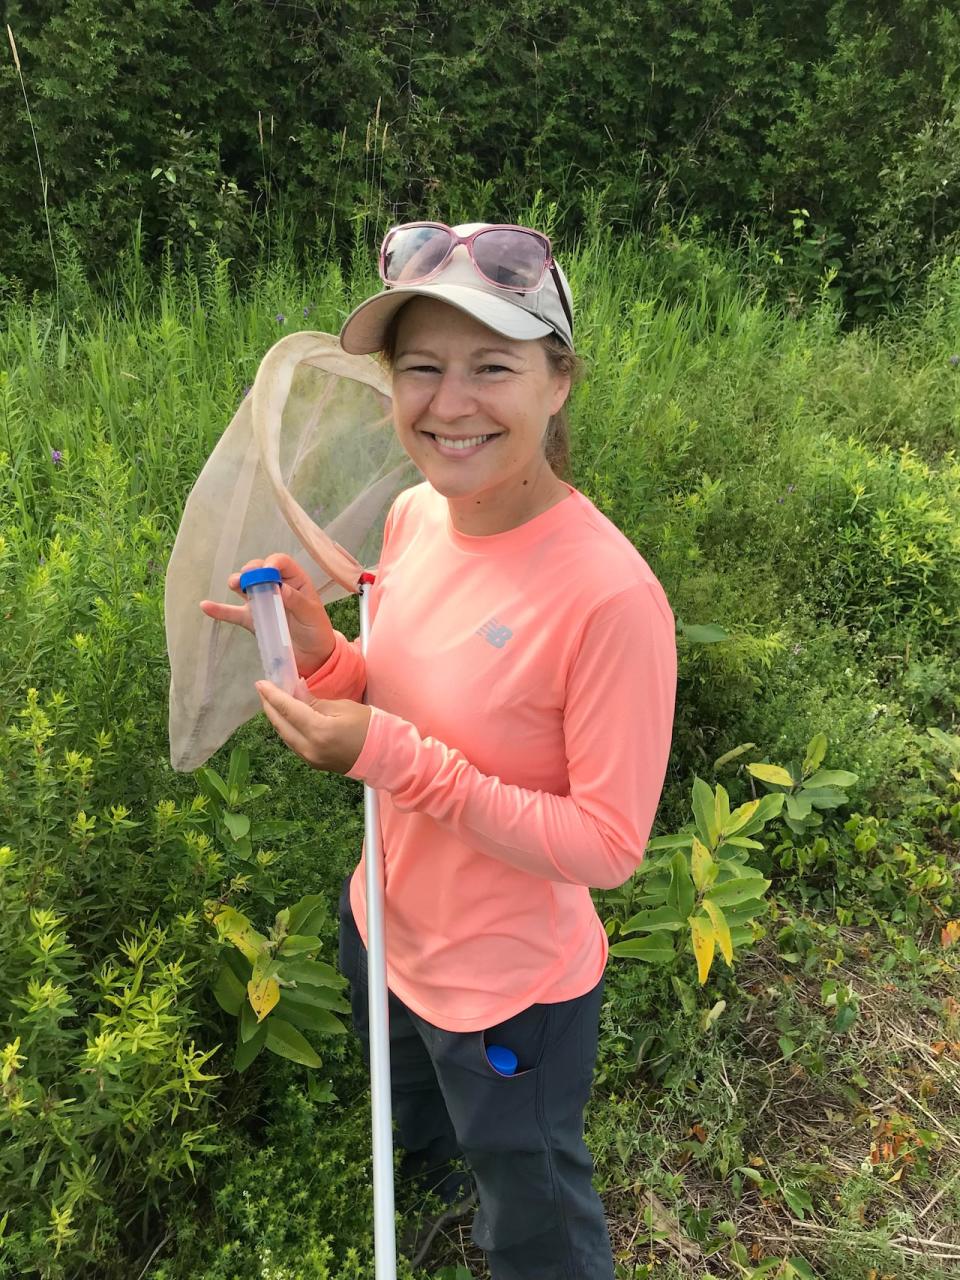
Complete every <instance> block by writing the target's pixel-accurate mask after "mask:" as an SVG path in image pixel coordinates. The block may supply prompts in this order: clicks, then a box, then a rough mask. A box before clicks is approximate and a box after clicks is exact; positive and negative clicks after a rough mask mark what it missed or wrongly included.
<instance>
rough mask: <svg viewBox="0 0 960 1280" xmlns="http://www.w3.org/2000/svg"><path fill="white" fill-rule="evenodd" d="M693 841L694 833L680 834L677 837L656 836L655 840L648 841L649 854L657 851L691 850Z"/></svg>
mask: <svg viewBox="0 0 960 1280" xmlns="http://www.w3.org/2000/svg"><path fill="white" fill-rule="evenodd" d="M692 839H693V832H692V831H687V832H686V833H684V832H680V833H679V834H677V835H675V836H655V837H654V839H653V840H648V841H647V852H650V850H655V849H689V848H690V841H691V840H692Z"/></svg>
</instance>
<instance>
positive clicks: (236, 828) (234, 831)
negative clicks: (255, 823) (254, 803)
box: [223, 813, 250, 840]
mask: <svg viewBox="0 0 960 1280" xmlns="http://www.w3.org/2000/svg"><path fill="white" fill-rule="evenodd" d="M223 825H224V826H225V827H226V828H227V830H228V831H229V832H230V834H231V835H232V836H233V838H234V840H242V839H243V837H244V836H246V835H249V834H250V819H249V818H248V817H247V815H246V814H245V813H225V814H224V815H223Z"/></svg>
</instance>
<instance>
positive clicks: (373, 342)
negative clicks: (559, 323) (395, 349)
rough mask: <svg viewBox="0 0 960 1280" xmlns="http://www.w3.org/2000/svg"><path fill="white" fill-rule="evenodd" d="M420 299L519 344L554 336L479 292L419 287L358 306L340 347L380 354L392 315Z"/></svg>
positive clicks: (534, 319)
mask: <svg viewBox="0 0 960 1280" xmlns="http://www.w3.org/2000/svg"><path fill="white" fill-rule="evenodd" d="M419 297H422V298H436V299H437V300H438V301H440V302H446V303H448V304H449V305H450V306H451V307H456V308H457V310H458V311H463V312H464V313H465V314H466V315H468V316H473V318H474V319H475V320H479V321H480V323H481V324H484V325H486V326H487V328H488V329H492V330H493V331H494V332H495V333H500V334H502V335H503V336H504V337H505V338H515V339H517V340H518V341H521V342H522V341H528V340H530V339H533V338H545V337H546V336H547V334H548V333H553V332H554V330H553V327H552V325H549V324H547V323H546V322H545V321H543V320H538V319H537V317H536V316H534V315H531V314H530V312H529V311H524V310H523V308H522V307H517V306H514V304H513V303H512V302H507V301H506V300H505V299H504V298H496V297H494V296H493V295H492V294H489V293H484V292H482V291H481V290H480V289H471V288H469V286H467V285H455V284H444V285H430V284H421V285H414V286H411V287H409V288H401V287H395V288H392V289H385V290H384V291H383V292H382V293H378V294H375V295H374V297H372V298H368V299H367V300H366V302H361V304H360V306H359V307H356V308H355V309H354V310H353V311H352V312H351V313H350V315H348V316H347V318H346V320H345V321H344V322H343V328H342V329H341V330H340V345H341V347H343V349H344V351H348V352H349V353H350V354H351V355H355V356H362V355H371V354H372V353H373V352H374V351H381V350H382V349H383V340H384V337H385V336H386V332H387V326H388V325H389V323H390V321H391V320H392V319H393V317H394V315H395V314H396V313H397V312H398V311H399V310H400V308H401V307H402V306H403V305H404V304H405V303H407V302H409V301H410V299H411V298H419Z"/></svg>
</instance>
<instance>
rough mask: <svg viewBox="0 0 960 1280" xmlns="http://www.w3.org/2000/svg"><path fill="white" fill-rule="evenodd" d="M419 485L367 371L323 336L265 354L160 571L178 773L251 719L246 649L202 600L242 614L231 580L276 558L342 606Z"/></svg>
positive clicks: (364, 362)
mask: <svg viewBox="0 0 960 1280" xmlns="http://www.w3.org/2000/svg"><path fill="white" fill-rule="evenodd" d="M420 479H422V476H421V474H420V472H419V471H418V470H417V469H416V468H415V467H414V465H413V463H412V462H411V461H410V458H409V457H408V456H407V454H406V453H405V452H404V450H403V448H402V447H401V445H400V443H399V441H398V440H397V437H396V433H395V432H394V430H393V426H392V420H391V415H390V390H389V379H388V377H387V374H386V373H385V371H384V370H383V369H382V367H381V366H380V365H379V364H378V363H377V362H376V361H375V360H374V359H372V358H371V357H370V356H352V355H348V354H347V353H346V352H345V351H343V350H342V349H341V347H340V343H339V341H338V339H337V338H335V337H332V336H331V335H330V334H325V333H295V334H290V335H289V336H287V337H285V338H281V339H280V341H279V342H277V343H276V344H275V345H274V346H273V347H271V348H270V350H269V351H268V352H267V354H266V355H265V356H264V357H263V360H262V361H261V363H260V367H259V369H258V370H257V376H256V379H255V381H254V384H253V389H252V391H251V392H250V394H249V395H248V396H246V397H245V398H244V400H243V402H242V403H241V405H240V408H239V409H238V410H237V412H236V413H235V414H234V417H233V419H232V421H231V422H230V425H229V426H228V427H227V429H226V430H225V431H224V433H223V435H222V436H221V437H220V440H219V441H218V442H217V445H216V447H215V448H214V450H213V452H212V453H211V454H210V457H209V458H208V459H207V461H206V463H205V464H204V467H203V470H202V471H201V473H200V475H199V477H198V478H197V481H196V484H195V485H194V486H193V488H192V489H191V491H190V494H189V496H188V497H187V501H186V504H185V506H184V509H183V516H182V518H181V521H180V527H179V530H178V532H177V537H176V540H175V542H174V546H173V551H172V553H171V556H170V560H169V563H168V565H167V573H166V579H165V583H164V614H165V627H166V637H167V655H168V658H169V662H170V707H169V738H170V763H171V765H172V766H173V768H174V769H176V770H177V771H179V772H189V771H190V770H192V769H196V768H198V767H199V766H200V765H201V764H203V763H204V761H206V760H207V759H209V757H210V756H211V755H212V754H213V753H214V752H215V751H217V750H218V749H219V748H220V747H221V746H222V745H223V744H224V742H226V740H227V739H228V738H229V737H230V735H231V734H232V733H233V732H234V731H235V730H236V729H237V728H239V726H240V725H242V724H244V723H245V722H246V721H247V720H249V719H250V718H251V717H252V716H254V715H256V714H258V713H259V712H260V710H261V703H260V698H259V696H258V694H257V691H256V689H255V688H254V684H253V682H254V681H255V680H257V679H260V678H261V676H262V674H263V672H262V670H261V666H260V655H259V651H258V649H257V642H256V637H255V636H254V635H253V634H252V633H251V632H249V631H246V630H244V628H242V627H238V626H235V625H233V624H231V623H226V622H218V621H216V620H214V619H213V618H209V617H207V615H206V614H205V613H203V611H202V610H201V609H200V607H199V605H200V601H201V600H216V601H220V602H221V603H227V604H237V603H239V598H238V597H237V596H236V595H235V593H233V592H232V591H230V589H229V588H228V587H227V578H228V577H229V576H230V574H232V573H234V572H236V571H238V570H239V569H240V568H241V567H242V566H243V565H244V564H245V563H246V562H247V561H248V560H255V559H260V560H263V559H266V558H267V556H270V555H273V554H275V553H277V552H284V553H286V554H287V555H290V556H293V557H294V558H295V559H297V561H298V563H300V564H301V565H302V567H303V568H304V570H305V572H306V573H307V574H308V576H309V577H310V579H311V581H312V582H313V584H314V586H315V587H316V589H317V591H318V593H319V595H320V598H321V600H323V602H324V603H325V604H330V603H332V602H333V601H334V600H340V599H342V598H343V597H345V596H347V595H350V594H352V593H353V592H355V591H356V589H357V586H358V583H359V578H360V574H361V573H362V572H363V571H364V569H375V567H376V565H377V562H378V560H379V557H380V548H381V542H382V538H383V523H384V520H385V518H386V514H387V511H388V510H389V508H390V505H391V504H392V502H393V500H394V498H395V497H396V496H397V494H398V493H399V492H400V491H401V490H402V489H404V488H406V487H407V486H409V485H410V484H414V483H416V482H417V481H418V480H420ZM304 552H306V555H304Z"/></svg>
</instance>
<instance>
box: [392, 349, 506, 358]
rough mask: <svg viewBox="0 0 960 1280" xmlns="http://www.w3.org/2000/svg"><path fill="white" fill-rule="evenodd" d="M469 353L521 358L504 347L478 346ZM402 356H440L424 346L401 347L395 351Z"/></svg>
mask: <svg viewBox="0 0 960 1280" xmlns="http://www.w3.org/2000/svg"><path fill="white" fill-rule="evenodd" d="M470 354H471V356H474V357H477V356H489V355H498V356H507V357H508V359H511V360H520V359H522V356H520V354H519V353H518V352H516V351H510V350H508V349H507V348H506V347H478V348H477V349H476V351H471V352H470ZM402 356H427V357H429V359H431V360H439V359H440V357H439V356H438V355H437V354H436V352H435V351H430V350H428V348H426V347H409V348H406V347H404V348H401V349H400V350H399V351H398V352H397V357H396V358H397V359H398V360H399V359H400V358H401V357H402Z"/></svg>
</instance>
